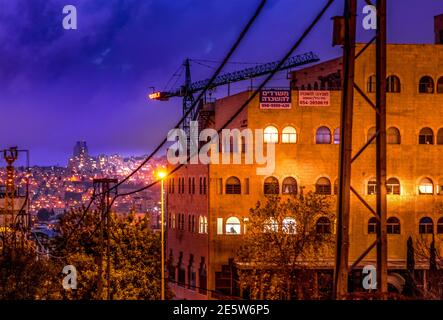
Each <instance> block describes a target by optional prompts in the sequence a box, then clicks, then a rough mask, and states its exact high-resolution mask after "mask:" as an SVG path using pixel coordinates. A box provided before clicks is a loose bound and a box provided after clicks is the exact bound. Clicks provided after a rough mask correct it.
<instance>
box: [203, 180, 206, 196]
mask: <svg viewBox="0 0 443 320" xmlns="http://www.w3.org/2000/svg"><path fill="white" fill-rule="evenodd" d="M203 194H206V177H204V178H203Z"/></svg>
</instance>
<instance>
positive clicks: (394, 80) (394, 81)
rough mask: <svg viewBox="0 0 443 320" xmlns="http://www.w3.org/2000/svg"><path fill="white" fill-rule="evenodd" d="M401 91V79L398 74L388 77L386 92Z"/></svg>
mask: <svg viewBox="0 0 443 320" xmlns="http://www.w3.org/2000/svg"><path fill="white" fill-rule="evenodd" d="M400 91H401V84H400V79H399V78H398V77H397V76H389V77H388V78H387V79H386V92H392V93H399V92H400Z"/></svg>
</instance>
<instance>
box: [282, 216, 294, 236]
mask: <svg viewBox="0 0 443 320" xmlns="http://www.w3.org/2000/svg"><path fill="white" fill-rule="evenodd" d="M282 231H283V233H287V234H295V233H296V222H295V219H294V218H291V217H286V218H284V219H283V223H282Z"/></svg>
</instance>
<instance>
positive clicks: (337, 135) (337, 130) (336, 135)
mask: <svg viewBox="0 0 443 320" xmlns="http://www.w3.org/2000/svg"><path fill="white" fill-rule="evenodd" d="M334 144H340V128H335V130H334Z"/></svg>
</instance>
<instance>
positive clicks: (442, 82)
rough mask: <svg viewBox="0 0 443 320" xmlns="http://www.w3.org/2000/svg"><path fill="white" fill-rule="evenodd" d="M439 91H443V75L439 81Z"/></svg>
mask: <svg viewBox="0 0 443 320" xmlns="http://www.w3.org/2000/svg"><path fill="white" fill-rule="evenodd" d="M437 93H443V77H440V78H439V79H438V81H437Z"/></svg>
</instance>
